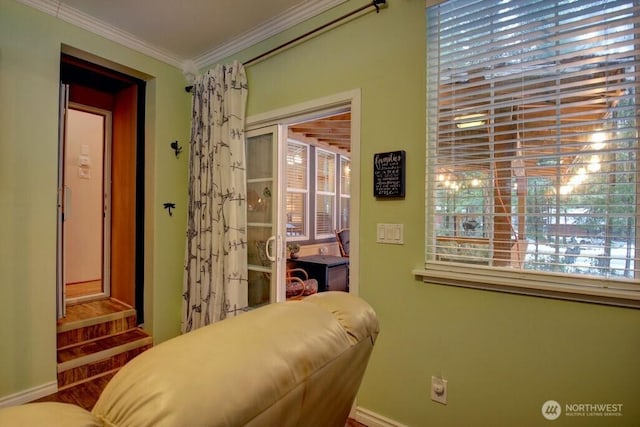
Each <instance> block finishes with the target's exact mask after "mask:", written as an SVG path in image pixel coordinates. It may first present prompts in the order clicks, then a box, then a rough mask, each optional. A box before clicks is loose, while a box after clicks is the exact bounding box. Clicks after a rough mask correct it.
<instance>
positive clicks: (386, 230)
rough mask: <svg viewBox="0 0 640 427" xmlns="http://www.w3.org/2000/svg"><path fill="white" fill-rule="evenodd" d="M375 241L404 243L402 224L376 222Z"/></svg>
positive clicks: (395, 243)
mask: <svg viewBox="0 0 640 427" xmlns="http://www.w3.org/2000/svg"><path fill="white" fill-rule="evenodd" d="M376 242H377V243H390V244H394V245H402V244H404V224H378V225H377V234H376Z"/></svg>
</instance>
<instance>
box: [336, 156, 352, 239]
mask: <svg viewBox="0 0 640 427" xmlns="http://www.w3.org/2000/svg"><path fill="white" fill-rule="evenodd" d="M350 202H351V160H350V159H349V158H347V157H344V156H340V215H339V217H338V220H339V221H340V224H339V228H349V221H350V215H349V212H350V210H351V206H350Z"/></svg>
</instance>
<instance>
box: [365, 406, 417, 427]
mask: <svg viewBox="0 0 640 427" xmlns="http://www.w3.org/2000/svg"><path fill="white" fill-rule="evenodd" d="M353 418H355V420H356V421H357V422H359V423H362V424H365V425H367V426H368V427H407V426H405V425H404V424H400V423H399V422H397V421H395V420H392V419H390V418H387V417H383V416H382V415H380V414H376V413H375V412H373V411H370V410H368V409H366V408H363V407H361V406H358V407H356V413H355V416H354V417H353Z"/></svg>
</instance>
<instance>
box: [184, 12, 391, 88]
mask: <svg viewBox="0 0 640 427" xmlns="http://www.w3.org/2000/svg"><path fill="white" fill-rule="evenodd" d="M386 5H387V0H372V1H371V3H368V4H365V5H364V6H361V7H359V8H357V9H355V10H352V11H351V12H348V13H346V14H344V15H342V16H339V17H338V18H336V19H334V20H332V21H330V22H327V23H326V24H323V25H321V26H319V27H317V28H314V29H313V30H311V31H307V32H306V33H304V34H302V35H301V36H298V37H296V38H294V39H293V40H289V41H288V42H285V43H283V44H281V45H279V46H276V47H274V48H273V49H270V50H268V51H266V52H264V53H261V54H260V55H258V56H255V57H253V58H251V59H249V60H248V61H245V62H243V63H242V65H245V66H247V65H251V64H252V63H254V62H258V61H260V60H261V59H262V58H265V57H267V56H269V55H272V54H274V53H276V52H279V51H281V50H284V49H285V48H287V47H289V46H291V45H292V44H295V43H297V42H299V41H301V40H303V39H306V38H307V37H309V36H312V35H313V34H315V33H318V32H320V31H322V30H324V29H325V28H327V27H330V26H332V25H334V24H337V23H338V22H340V21H343V20H345V19H347V18H349V17H351V16H353V15H355V14H357V13H360V12H362V11H363V10H366V9H369V8H371V7H375V8H376V13H380V8H381V7H385V6H386ZM191 89H193V85H191V86H186V87H185V88H184V90H185V91H187V92H191Z"/></svg>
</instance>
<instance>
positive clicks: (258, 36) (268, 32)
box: [191, 0, 347, 69]
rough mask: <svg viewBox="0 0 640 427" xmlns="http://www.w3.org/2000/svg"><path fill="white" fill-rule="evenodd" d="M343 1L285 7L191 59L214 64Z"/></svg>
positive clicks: (316, 0)
mask: <svg viewBox="0 0 640 427" xmlns="http://www.w3.org/2000/svg"><path fill="white" fill-rule="evenodd" d="M345 1H347V0H306V1H304V2H302V3H300V4H298V5H296V6H294V7H292V8H290V9H287V10H286V11H285V12H283V13H281V14H280V15H277V16H274V17H273V18H271V19H270V20H268V21H266V22H264V23H263V24H261V25H259V26H258V27H255V28H254V29H252V30H250V31H247V32H246V33H244V34H241V35H240V36H238V37H235V38H234V39H233V40H231V41H229V42H228V43H224V44H222V45H221V46H219V47H217V48H215V49H213V50H211V51H209V52H206V53H204V54H202V55H200V56H198V57H195V58H193V59H192V60H191V61H192V62H193V64H194V65H195V66H196V67H197V68H198V69H202V68H204V67H206V66H207V65H212V64H215V63H216V62H217V61H220V60H222V59H224V58H227V57H229V56H231V55H233V54H235V53H238V52H240V51H242V50H244V49H247V48H249V47H251V46H253V45H255V44H257V43H260V42H261V41H264V40H266V39H268V38H269V37H271V36H274V35H276V34H278V33H281V32H283V31H285V30H288V29H289V28H291V27H293V26H295V25H297V24H300V23H301V22H304V21H306V20H307V19H310V18H313V17H314V16H316V15H319V14H321V13H322V12H325V11H327V10H329V9H331V8H333V7H335V6H338V5H340V4H342V3H344V2H345Z"/></svg>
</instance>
